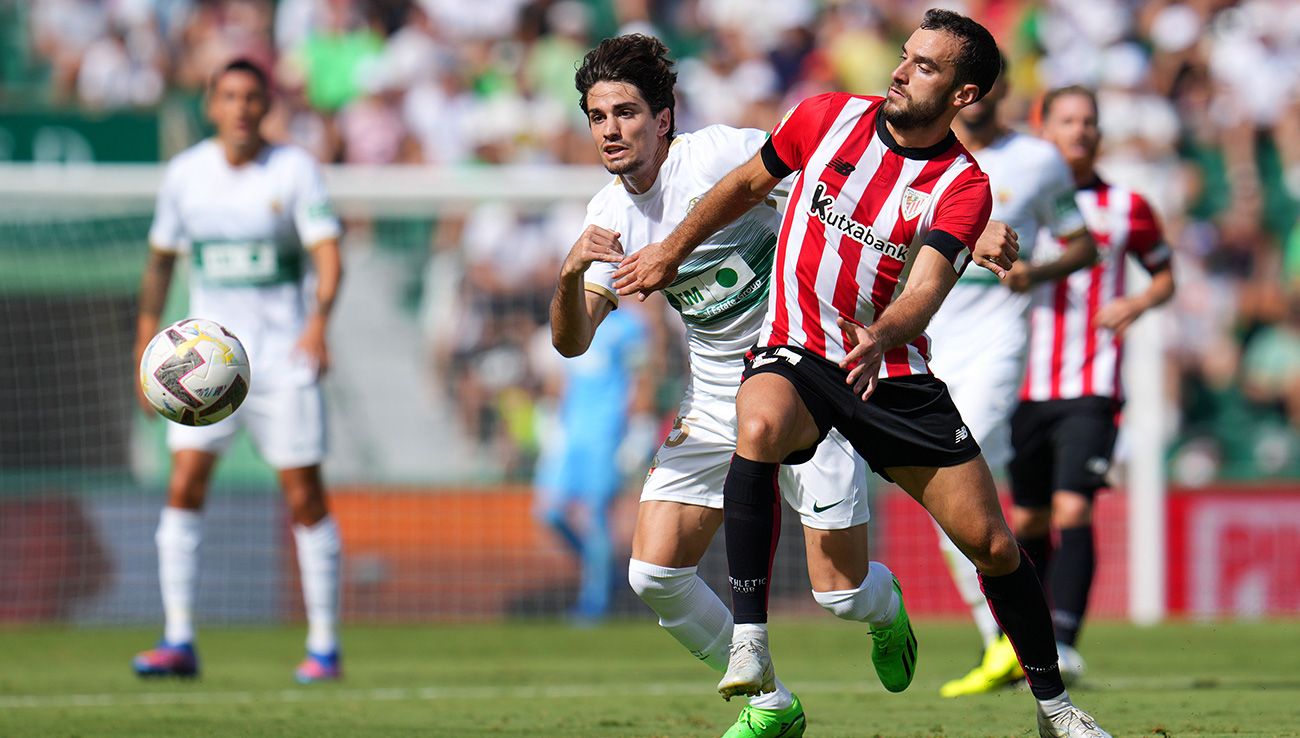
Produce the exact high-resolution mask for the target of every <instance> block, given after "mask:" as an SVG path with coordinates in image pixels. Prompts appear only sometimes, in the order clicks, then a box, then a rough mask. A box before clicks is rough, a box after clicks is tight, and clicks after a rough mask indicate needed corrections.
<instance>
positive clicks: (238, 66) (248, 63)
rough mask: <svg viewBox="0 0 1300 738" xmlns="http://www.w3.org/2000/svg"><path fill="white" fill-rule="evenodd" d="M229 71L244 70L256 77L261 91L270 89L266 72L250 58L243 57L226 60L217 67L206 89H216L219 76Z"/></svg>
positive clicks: (269, 81)
mask: <svg viewBox="0 0 1300 738" xmlns="http://www.w3.org/2000/svg"><path fill="white" fill-rule="evenodd" d="M231 72H245V73H247V74H251V75H253V77H254V78H256V79H257V84H258V86H259V87H261V88H262V92H264V93H269V92H270V91H271V79H270V77H267V76H266V72H265V71H264V70H263V69H262V68H261V67H259V66H258V65H257V64H254V63H253V61H252V60H250V59H246V58H244V57H240V58H238V59H233V60H231V61H229V62H226V63H225V64H224V65H223V66H221V67H220V68H219V69H217V71H216V73H215V74H213V75H212V79H211V80H210V81H209V82H208V89H209V90H215V89H217V83H218V82H220V81H221V78H222V77H224V76H226V75H227V74H230V73H231Z"/></svg>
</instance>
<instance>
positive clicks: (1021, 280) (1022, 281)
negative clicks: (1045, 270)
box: [1004, 261, 1037, 292]
mask: <svg viewBox="0 0 1300 738" xmlns="http://www.w3.org/2000/svg"><path fill="white" fill-rule="evenodd" d="M1033 271H1034V270H1033V268H1032V267H1030V266H1029V265H1028V264H1026V263H1025V262H1023V261H1017V262H1016V263H1015V264H1012V265H1011V271H1009V272H1007V276H1006V278H1005V280H1004V281H1005V283H1006V285H1007V289H1009V290H1011V291H1012V292H1028V291H1029V290H1031V289H1033V288H1034V285H1035V284H1037V282H1035V280H1034V274H1033Z"/></svg>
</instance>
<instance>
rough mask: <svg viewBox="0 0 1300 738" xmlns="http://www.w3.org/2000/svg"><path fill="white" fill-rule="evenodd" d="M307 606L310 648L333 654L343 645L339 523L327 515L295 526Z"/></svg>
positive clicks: (304, 597) (319, 652)
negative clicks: (339, 627) (340, 636)
mask: <svg viewBox="0 0 1300 738" xmlns="http://www.w3.org/2000/svg"><path fill="white" fill-rule="evenodd" d="M293 538H294V541H295V542H296V543H297V544H298V569H299V571H301V572H302V600H303V603H304V604H305V605H306V607H307V650H308V651H311V652H312V653H318V654H329V653H333V652H334V651H335V650H337V649H338V647H339V639H338V619H339V552H340V551H341V550H342V543H341V541H340V538H339V526H338V524H337V523H335V522H334V518H332V517H330V516H329V515H326V516H325V517H323V518H321V519H320V521H319V522H317V523H316V524H315V525H312V526H306V525H295V526H293Z"/></svg>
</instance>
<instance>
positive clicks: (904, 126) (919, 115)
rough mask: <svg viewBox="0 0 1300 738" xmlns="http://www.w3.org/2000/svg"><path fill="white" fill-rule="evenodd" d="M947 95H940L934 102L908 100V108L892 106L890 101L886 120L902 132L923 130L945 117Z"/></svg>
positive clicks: (886, 108)
mask: <svg viewBox="0 0 1300 738" xmlns="http://www.w3.org/2000/svg"><path fill="white" fill-rule="evenodd" d="M946 98H947V95H946V94H945V95H940V96H938V97H936V98H934V99H933V100H928V101H924V102H918V101H916V100H913V99H910V98H909V99H908V105H907V107H901V106H898V105H891V104H890V101H886V102H885V120H886V121H888V122H889V124H890V125H891V126H893V127H894V128H895V129H897V130H900V131H911V130H914V129H917V128H923V127H925V126H927V125H929V124H931V123H933V122H935V121H936V120H938V119H939V117H940V116H942V115H943V111H944V107H945V105H944V101H945V99H946Z"/></svg>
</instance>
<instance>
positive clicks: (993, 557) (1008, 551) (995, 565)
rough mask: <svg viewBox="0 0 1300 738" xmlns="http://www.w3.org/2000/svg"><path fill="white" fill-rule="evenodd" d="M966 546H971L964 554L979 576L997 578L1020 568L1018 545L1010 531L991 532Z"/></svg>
mask: <svg viewBox="0 0 1300 738" xmlns="http://www.w3.org/2000/svg"><path fill="white" fill-rule="evenodd" d="M968 544H971V545H969V548H967V549H966V552H967V554H968V555H969V557H970V560H971V563H973V564H975V568H976V569H978V570H979V572H980V574H983V575H985V576H993V577H997V576H1002V575H1004V574H1010V573H1011V572H1013V571H1015V570H1016V567H1018V566H1020V545H1019V544H1018V543H1016V539H1015V537H1014V536H1012V535H1011V531H1008V530H1005V529H1003V530H1000V531H999V530H995V531H991V532H989V533H988V534H987V535H986V536H983V537H982V538H981V539H980V540H978V541H971V542H968Z"/></svg>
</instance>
